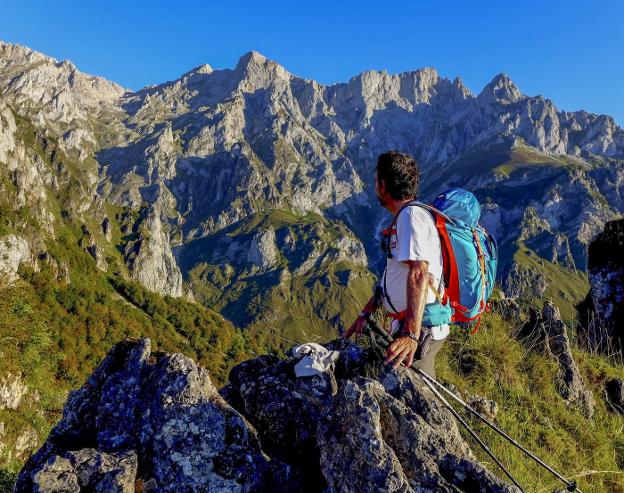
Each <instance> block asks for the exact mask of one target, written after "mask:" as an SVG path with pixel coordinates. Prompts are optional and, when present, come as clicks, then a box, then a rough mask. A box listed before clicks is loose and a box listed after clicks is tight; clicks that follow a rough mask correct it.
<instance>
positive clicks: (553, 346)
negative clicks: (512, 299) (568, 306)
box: [523, 302, 595, 417]
mask: <svg viewBox="0 0 624 493" xmlns="http://www.w3.org/2000/svg"><path fill="white" fill-rule="evenodd" d="M523 332H524V335H525V336H527V337H528V338H529V341H530V344H531V345H536V346H537V347H541V349H542V350H543V351H544V352H545V353H546V354H549V355H550V356H552V357H553V358H554V360H555V361H556V363H557V367H558V373H557V379H556V383H557V389H558V391H559V393H560V394H561V396H562V397H563V398H564V399H565V400H566V401H567V402H568V403H569V404H570V405H571V406H574V407H577V408H578V409H579V410H580V411H581V412H582V413H583V414H584V415H585V416H586V417H591V416H592V415H593V413H594V405H595V401H594V397H593V395H592V393H591V391H590V390H588V389H587V388H585V384H584V383H583V380H582V378H581V374H580V372H579V369H578V366H577V364H576V361H575V360H574V357H573V355H572V349H571V346H570V339H569V338H568V330H567V327H566V325H565V324H564V323H563V322H562V320H561V314H560V313H559V309H558V308H557V307H556V306H555V305H554V304H552V303H551V302H547V303H545V304H544V309H543V310H542V312H541V313H539V312H538V311H537V310H535V309H533V310H531V313H530V319H529V321H527V323H526V324H525V326H524V328H523Z"/></svg>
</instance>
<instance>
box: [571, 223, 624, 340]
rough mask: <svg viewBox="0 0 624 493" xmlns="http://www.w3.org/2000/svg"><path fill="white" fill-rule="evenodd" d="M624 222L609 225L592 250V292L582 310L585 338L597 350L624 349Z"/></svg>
mask: <svg viewBox="0 0 624 493" xmlns="http://www.w3.org/2000/svg"><path fill="white" fill-rule="evenodd" d="M622 251H624V219H620V220H618V221H611V222H609V223H607V224H606V226H605V229H604V232H602V233H601V234H600V235H598V236H597V237H596V239H595V240H594V241H593V242H592V243H591V245H590V247H589V261H588V270H589V284H590V293H589V295H588V298H587V299H586V301H585V303H584V304H583V305H582V306H581V308H580V310H579V311H580V316H581V320H582V325H583V326H584V328H585V330H584V339H585V340H586V343H587V345H588V346H589V347H590V348H592V349H595V350H599V351H606V352H612V351H613V350H619V351H621V350H622V349H623V348H624V256H623V255H622Z"/></svg>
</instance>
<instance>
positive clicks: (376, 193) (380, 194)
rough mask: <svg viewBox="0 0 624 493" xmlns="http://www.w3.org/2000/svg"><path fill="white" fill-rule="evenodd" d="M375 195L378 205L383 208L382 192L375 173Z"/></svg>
mask: <svg viewBox="0 0 624 493" xmlns="http://www.w3.org/2000/svg"><path fill="white" fill-rule="evenodd" d="M375 195H377V200H378V201H379V205H381V207H385V205H384V200H383V190H382V188H381V186H380V184H379V180H378V179H377V173H375Z"/></svg>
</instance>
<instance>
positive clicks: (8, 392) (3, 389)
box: [0, 373, 28, 409]
mask: <svg viewBox="0 0 624 493" xmlns="http://www.w3.org/2000/svg"><path fill="white" fill-rule="evenodd" d="M26 392H28V387H27V386H26V385H25V384H24V382H23V381H22V378H21V375H13V374H12V373H7V374H6V375H4V376H3V377H2V378H0V409H4V408H9V409H17V408H18V406H19V405H20V403H21V402H22V399H23V397H24V396H25V395H26Z"/></svg>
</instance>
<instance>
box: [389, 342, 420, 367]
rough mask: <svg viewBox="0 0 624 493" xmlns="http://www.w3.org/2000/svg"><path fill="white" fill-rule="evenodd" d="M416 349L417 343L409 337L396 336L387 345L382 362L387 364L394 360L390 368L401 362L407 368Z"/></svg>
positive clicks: (412, 360) (410, 364) (412, 359)
mask: <svg viewBox="0 0 624 493" xmlns="http://www.w3.org/2000/svg"><path fill="white" fill-rule="evenodd" d="M416 349H418V343H417V342H416V341H415V340H414V339H412V338H411V337H408V336H401V337H397V338H396V339H395V340H394V341H392V343H391V344H390V345H389V346H388V351H387V352H386V360H385V361H384V363H385V364H389V363H390V362H392V360H394V363H393V364H392V368H396V367H397V366H399V365H400V364H401V363H403V365H404V366H407V367H408V368H409V367H410V366H412V363H413V362H414V355H415V354H416Z"/></svg>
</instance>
